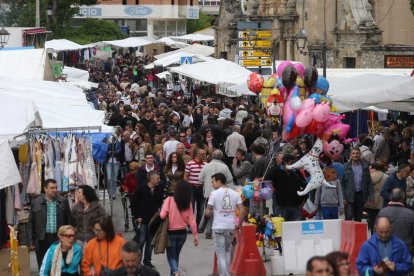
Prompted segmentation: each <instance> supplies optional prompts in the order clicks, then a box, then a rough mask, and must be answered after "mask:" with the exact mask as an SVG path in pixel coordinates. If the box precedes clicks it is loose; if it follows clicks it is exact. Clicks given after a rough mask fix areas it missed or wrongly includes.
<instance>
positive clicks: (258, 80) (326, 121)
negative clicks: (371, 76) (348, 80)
mask: <svg viewBox="0 0 414 276" xmlns="http://www.w3.org/2000/svg"><path fill="white" fill-rule="evenodd" d="M247 84H248V87H249V89H250V90H251V91H253V92H255V93H257V94H259V93H261V92H262V91H263V89H271V93H270V94H271V95H270V96H269V98H268V103H270V104H272V103H274V102H276V103H277V104H278V106H279V107H280V108H281V109H282V110H281V111H282V112H278V111H275V110H277V109H275V108H273V109H271V110H272V111H274V112H273V114H269V115H283V126H284V129H283V134H282V138H283V139H284V140H289V139H292V138H294V137H297V136H299V135H302V134H310V135H317V136H318V137H320V138H322V139H323V150H324V153H325V155H326V156H328V157H329V158H331V159H333V160H336V159H339V157H340V156H341V153H342V151H343V145H342V144H341V143H340V142H341V141H342V140H343V139H345V137H346V135H347V133H348V131H349V125H346V124H343V123H342V122H341V119H342V118H343V116H341V115H338V114H336V113H334V112H335V111H336V108H335V107H334V106H333V105H332V101H331V99H330V98H329V97H328V96H327V93H328V90H329V82H328V81H327V79H326V78H324V77H323V76H318V71H317V70H316V68H315V67H312V66H309V67H306V68H305V67H304V65H303V64H302V63H300V62H292V61H283V62H281V63H280V64H279V65H278V67H277V74H273V75H272V76H270V78H269V79H268V80H267V81H264V79H263V77H261V76H260V75H259V74H257V73H251V74H250V76H249V79H248V80H247ZM269 85H273V87H271V88H270V87H269ZM265 86H266V87H265Z"/></svg>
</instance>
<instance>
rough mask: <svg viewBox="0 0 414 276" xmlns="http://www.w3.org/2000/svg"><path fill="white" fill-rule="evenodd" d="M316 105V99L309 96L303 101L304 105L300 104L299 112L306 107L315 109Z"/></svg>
mask: <svg viewBox="0 0 414 276" xmlns="http://www.w3.org/2000/svg"><path fill="white" fill-rule="evenodd" d="M314 107H315V99H310V98H308V99H305V100H304V101H303V102H302V105H301V106H300V108H299V110H298V112H301V111H303V110H305V109H313V108H314Z"/></svg>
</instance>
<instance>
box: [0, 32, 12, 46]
mask: <svg viewBox="0 0 414 276" xmlns="http://www.w3.org/2000/svg"><path fill="white" fill-rule="evenodd" d="M9 37H10V33H9V32H8V31H7V30H6V29H5V28H4V27H2V28H1V30H0V48H1V49H3V48H4V46H5V45H6V44H7V42H8V41H9Z"/></svg>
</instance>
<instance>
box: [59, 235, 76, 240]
mask: <svg viewBox="0 0 414 276" xmlns="http://www.w3.org/2000/svg"><path fill="white" fill-rule="evenodd" d="M62 236H64V237H65V238H68V239H74V238H75V235H74V234H63V235H62Z"/></svg>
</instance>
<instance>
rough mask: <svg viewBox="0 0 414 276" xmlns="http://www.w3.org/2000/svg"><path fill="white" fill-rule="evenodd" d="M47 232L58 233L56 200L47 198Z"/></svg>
mask: <svg viewBox="0 0 414 276" xmlns="http://www.w3.org/2000/svg"><path fill="white" fill-rule="evenodd" d="M46 206H47V208H46V210H47V215H46V233H57V218H56V200H52V201H48V200H46Z"/></svg>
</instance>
